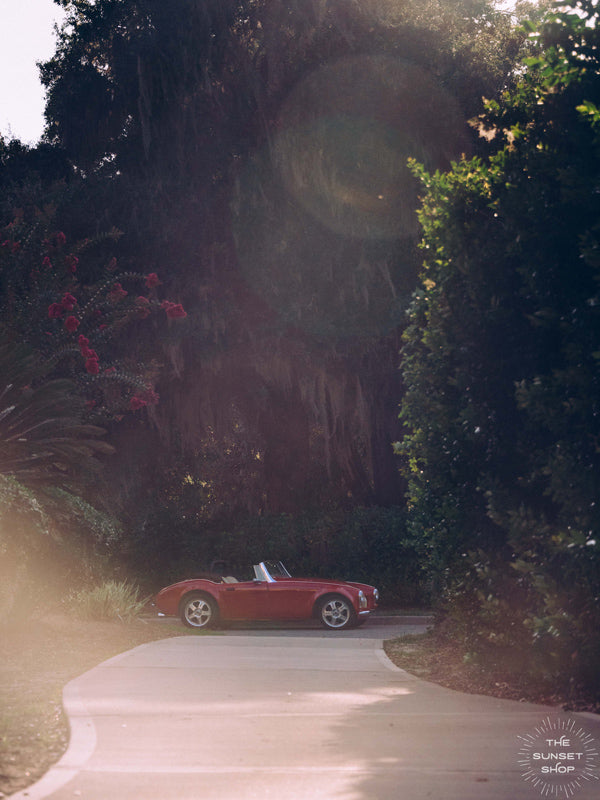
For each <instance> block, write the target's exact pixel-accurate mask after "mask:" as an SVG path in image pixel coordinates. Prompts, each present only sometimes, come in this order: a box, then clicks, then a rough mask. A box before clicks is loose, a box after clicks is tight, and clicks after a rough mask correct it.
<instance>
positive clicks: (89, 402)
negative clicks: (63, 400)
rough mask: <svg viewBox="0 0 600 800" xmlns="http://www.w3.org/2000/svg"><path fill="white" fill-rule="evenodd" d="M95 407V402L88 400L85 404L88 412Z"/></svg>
mask: <svg viewBox="0 0 600 800" xmlns="http://www.w3.org/2000/svg"><path fill="white" fill-rule="evenodd" d="M95 405H96V401H95V400H88V401H87V403H86V404H85V407H86V408H87V409H88V411H91V410H92V408H94V406H95Z"/></svg>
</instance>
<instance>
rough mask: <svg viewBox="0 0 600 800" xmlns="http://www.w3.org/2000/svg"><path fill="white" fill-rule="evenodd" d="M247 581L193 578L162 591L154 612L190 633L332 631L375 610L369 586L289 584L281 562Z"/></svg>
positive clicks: (257, 569)
mask: <svg viewBox="0 0 600 800" xmlns="http://www.w3.org/2000/svg"><path fill="white" fill-rule="evenodd" d="M253 570H254V578H253V579H252V580H239V579H238V578H236V577H234V576H233V575H224V576H222V577H220V578H214V579H209V578H193V579H191V580H185V581H180V582H179V583H174V584H172V585H171V586H167V587H166V588H164V589H162V590H161V591H160V592H159V593H158V595H157V596H156V599H155V604H156V607H157V608H158V610H159V611H160V612H161V613H162V614H165V615H167V616H179V617H180V618H181V620H182V622H183V623H184V624H186V625H188V626H190V627H192V628H208V627H211V626H214V625H215V624H217V623H218V621H224V622H229V621H236V620H238V621H241V620H257V621H258V620H308V619H313V618H314V619H318V620H320V622H321V623H322V624H323V625H324V627H326V628H329V629H331V630H342V629H344V628H349V627H353V626H355V625H359V624H361V623H362V622H364V620H365V619H366V618H367V617H368V616H369V614H370V613H371V612H372V611H373V610H374V609H375V608H376V607H377V603H378V600H379V593H378V591H377V589H375V587H373V586H369V585H367V584H364V583H354V582H348V581H337V580H322V579H320V578H292V577H291V575H290V574H289V573H288V572H287V570H286V569H285V567H284V566H283V564H281V562H264V561H262V562H261V563H260V564H256V565H254V567H253Z"/></svg>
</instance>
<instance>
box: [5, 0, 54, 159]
mask: <svg viewBox="0 0 600 800" xmlns="http://www.w3.org/2000/svg"><path fill="white" fill-rule="evenodd" d="M62 13H63V12H62V10H61V9H60V8H59V6H57V5H55V4H54V3H53V2H52V0H0V134H1V135H2V136H3V137H4V138H8V139H10V138H16V139H20V140H21V141H22V142H24V143H25V144H36V143H37V142H38V141H39V139H40V137H41V135H42V131H43V128H44V90H43V87H42V85H41V83H40V80H39V74H38V70H37V67H36V61H45V60H47V59H48V58H50V57H51V56H52V55H53V53H54V46H55V41H54V33H53V25H54V21H55V20H56V21H59V20H60V19H61V18H62Z"/></svg>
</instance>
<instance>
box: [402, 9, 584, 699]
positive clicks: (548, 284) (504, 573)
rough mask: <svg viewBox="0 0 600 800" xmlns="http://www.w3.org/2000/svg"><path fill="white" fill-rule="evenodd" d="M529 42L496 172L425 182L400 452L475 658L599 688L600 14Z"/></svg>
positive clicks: (472, 167) (495, 141)
mask: <svg viewBox="0 0 600 800" xmlns="http://www.w3.org/2000/svg"><path fill="white" fill-rule="evenodd" d="M575 10H576V11H577V13H574V12H575ZM530 31H531V34H532V37H533V38H534V42H536V43H537V53H536V54H535V55H533V56H530V57H529V58H528V59H527V60H526V62H525V65H526V67H527V71H526V72H525V74H524V76H523V79H522V81H521V82H520V84H519V85H518V86H517V87H516V89H515V90H514V91H511V92H509V93H506V94H505V95H504V96H503V97H502V99H501V100H500V101H498V102H490V103H488V105H487V109H486V112H485V113H484V114H483V115H482V117H481V118H480V120H479V124H480V126H481V130H482V133H483V134H485V136H486V138H487V139H488V141H489V153H488V156H487V157H486V158H484V159H480V158H476V159H472V160H462V161H460V162H457V163H455V164H454V165H453V168H452V169H451V170H450V171H449V172H447V173H439V172H438V173H436V174H434V175H430V174H428V173H427V172H426V171H424V170H423V169H422V168H419V167H415V171H416V173H417V174H418V175H419V176H420V178H421V180H422V182H423V185H424V189H425V197H424V201H423V205H422V208H421V211H420V219H421V223H422V225H423V231H424V238H423V252H424V264H423V269H422V274H421V286H420V288H419V290H418V291H417V293H416V295H415V298H414V301H413V304H412V306H411V311H410V326H409V328H408V329H407V331H406V334H405V344H404V349H403V377H404V381H405V385H406V387H407V391H406V395H405V397H404V399H403V403H402V416H403V419H404V423H405V426H406V436H405V438H404V440H403V442H402V443H401V444H400V446H399V450H400V451H401V453H402V454H403V457H404V463H405V465H406V469H407V472H408V474H409V483H410V490H409V494H410V504H411V514H412V522H413V525H414V526H419V527H420V528H421V529H422V531H423V535H424V536H425V537H426V539H427V541H428V544H429V550H430V555H431V560H432V566H433V568H434V571H435V572H436V574H437V577H438V580H440V581H442V582H443V584H444V586H445V596H446V599H447V600H448V603H449V608H450V611H451V613H452V614H453V615H454V624H455V627H456V629H457V630H459V631H461V632H462V634H463V636H464V639H465V641H466V642H467V646H468V647H469V648H470V649H471V650H472V651H473V652H476V653H478V654H479V655H480V656H481V657H490V658H496V659H501V658H506V659H507V660H509V659H512V667H513V668H514V669H515V670H516V671H518V670H519V669H524V668H529V669H534V670H537V671H538V672H539V673H541V674H545V675H548V674H552V675H553V676H554V677H556V676H559V677H560V679H561V680H564V681H567V682H568V680H569V679H572V678H577V679H582V680H585V681H587V682H588V683H589V684H593V682H594V681H595V677H594V670H593V664H594V663H595V659H597V655H598V650H599V648H600V643H599V642H598V638H597V636H596V635H595V634H594V633H593V631H597V630H598V620H599V617H600V607H599V605H598V595H599V591H598V590H599V588H600V587H599V585H598V575H599V574H600V571H599V570H598V566H599V563H598V562H599V558H600V555H599V552H600V551H599V548H598V545H597V533H598V530H599V527H598V526H599V524H600V518H599V517H598V509H597V507H596V506H597V501H596V497H597V495H598V490H599V488H600V487H599V486H598V475H599V474H600V472H599V467H600V462H599V455H598V453H599V451H598V447H597V442H598V435H599V433H600V431H599V430H598V416H597V407H598V403H599V401H600V396H599V393H598V388H599V385H600V384H599V378H600V374H599V372H598V353H599V352H600V318H599V316H598V284H599V278H600V275H599V273H598V267H599V265H600V261H599V260H598V258H597V252H598V244H599V239H598V235H599V227H598V219H599V212H600V207H599V200H598V192H597V187H598V178H599V175H600V160H599V155H600V150H599V147H598V145H599V142H600V140H599V139H598V119H599V118H598V111H597V106H596V103H597V102H598V93H599V90H600V82H599V79H598V74H599V72H598V59H599V57H600V51H599V49H598V43H599V39H598V12H597V10H596V8H595V4H594V3H589V2H578V3H574V4H572V7H571V9H570V10H569V11H562V12H557V13H555V14H552V15H550V16H549V17H548V19H547V21H546V22H545V23H544V24H543V25H542V26H541V28H540V29H539V32H538V33H536V32H535V29H533V27H532V26H530ZM574 587H576V588H574ZM490 653H491V655H490Z"/></svg>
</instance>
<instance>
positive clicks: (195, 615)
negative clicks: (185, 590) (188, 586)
mask: <svg viewBox="0 0 600 800" xmlns="http://www.w3.org/2000/svg"><path fill="white" fill-rule="evenodd" d="M179 616H180V617H181V621H182V622H183V624H184V625H187V626H188V627H189V628H196V629H198V628H211V627H212V626H213V625H215V624H216V623H217V621H218V619H219V606H218V605H217V602H216V600H214V599H213V598H212V597H210V596H209V595H207V594H202V593H201V592H194V593H193V594H188V595H187V596H186V597H184V598H183V600H182V601H181V604H180V606H179Z"/></svg>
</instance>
